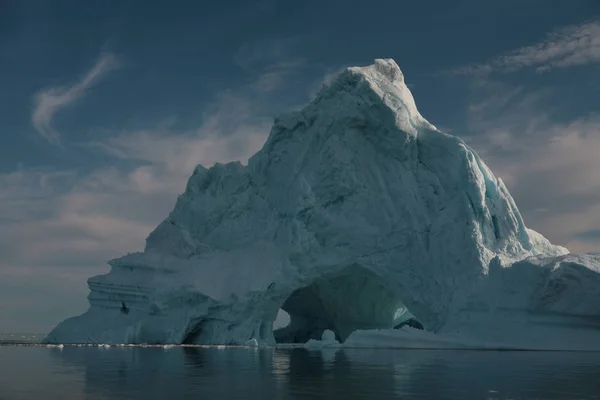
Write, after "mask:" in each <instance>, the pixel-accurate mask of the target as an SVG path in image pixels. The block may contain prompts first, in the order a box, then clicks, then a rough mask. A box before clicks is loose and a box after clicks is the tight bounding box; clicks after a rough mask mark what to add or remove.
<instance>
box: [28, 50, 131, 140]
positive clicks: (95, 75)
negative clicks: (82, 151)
mask: <svg viewBox="0 0 600 400" xmlns="http://www.w3.org/2000/svg"><path fill="white" fill-rule="evenodd" d="M118 66H119V62H118V60H117V58H116V57H115V56H114V55H113V54H111V53H103V54H101V55H100V57H99V58H98V60H97V61H96V64H95V65H94V66H93V67H92V69H90V70H89V71H88V72H87V73H86V74H85V75H84V76H83V77H82V78H81V80H80V81H78V82H76V83H75V84H73V85H71V86H60V87H50V88H45V89H42V90H40V91H39V92H37V93H36V94H35V95H34V98H33V102H34V110H33V113H32V115H31V122H32V124H33V126H34V128H35V129H36V131H37V132H38V134H39V135H40V136H41V137H42V138H44V139H46V140H48V141H49V142H50V143H53V144H56V145H58V144H60V134H59V132H58V131H56V130H55V129H54V128H53V127H52V120H53V118H54V115H55V114H56V113H57V112H59V111H60V110H62V109H64V108H66V107H68V106H70V105H73V104H74V103H75V102H77V101H78V100H80V99H81V98H83V97H84V95H85V92H86V90H87V89H89V88H90V87H92V86H93V85H94V84H95V83H97V82H98V81H99V80H100V79H101V78H102V77H103V76H104V75H106V74H107V73H108V72H110V71H112V70H114V69H116V68H118Z"/></svg>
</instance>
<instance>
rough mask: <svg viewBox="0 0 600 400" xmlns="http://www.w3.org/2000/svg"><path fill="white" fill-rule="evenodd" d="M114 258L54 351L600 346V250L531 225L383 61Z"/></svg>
mask: <svg viewBox="0 0 600 400" xmlns="http://www.w3.org/2000/svg"><path fill="white" fill-rule="evenodd" d="M109 265H110V267H111V269H110V272H109V273H107V274H105V275H100V276H95V277H92V278H90V279H89V280H88V285H89V289H90V294H89V296H88V300H89V304H90V307H89V310H88V311H87V312H86V313H84V314H82V315H80V316H77V317H73V318H69V319H67V320H65V321H63V322H61V323H60V324H59V325H58V326H57V327H56V328H55V329H54V330H53V331H52V332H50V334H48V336H47V337H46V338H45V342H46V343H108V344H110V343H129V344H139V343H149V344H218V345H234V344H245V343H248V341H250V340H252V341H253V342H252V343H253V344H254V339H255V341H256V345H261V346H262V345H274V344H275V343H276V342H288V343H306V342H308V341H309V340H311V339H313V340H319V339H320V338H322V335H323V333H324V332H326V331H331V332H332V333H333V337H330V333H329V332H328V333H327V335H326V336H327V339H328V340H335V341H338V342H341V343H344V342H346V341H347V342H348V343H349V344H350V343H352V342H354V343H360V344H361V345H364V344H365V343H366V342H368V340H367V339H368V338H375V339H373V340H379V339H377V337H379V338H380V339H381V335H383V337H384V340H385V341H387V342H389V341H390V340H391V339H390V338H396V339H395V340H396V344H397V345H398V346H401V345H402V343H403V342H406V341H407V340H409V339H410V337H416V336H418V335H421V336H419V337H420V339H419V340H421V341H423V340H425V341H427V343H432V342H436V341H438V342H440V341H441V342H444V343H447V342H448V341H452V338H453V337H455V336H456V335H458V336H460V338H461V339H460V340H461V341H464V340H467V341H471V342H472V343H495V344H497V345H498V346H509V347H510V345H518V346H522V347H523V346H524V347H528V346H531V347H536V348H539V347H544V348H546V347H547V348H556V347H558V348H571V347H578V346H588V345H589V346H596V347H600V340H599V339H600V318H599V316H600V254H581V255H574V254H569V252H568V250H567V249H565V248H564V247H561V246H555V245H553V244H551V243H550V242H549V241H548V240H547V239H546V238H544V237H543V236H542V235H541V234H539V233H537V232H535V231H533V230H531V229H528V228H527V227H526V226H525V224H524V222H523V218H522V216H521V214H520V213H519V210H518V208H517V206H516V204H515V202H514V200H513V198H512V197H511V195H510V193H509V192H508V190H507V188H506V186H505V185H504V183H503V182H502V180H501V179H499V178H497V177H496V176H494V174H493V173H492V171H491V170H490V169H489V168H488V167H487V166H486V164H485V163H484V162H483V160H482V159H481V158H480V157H479V156H478V155H477V154H476V153H475V151H473V149H471V148H470V147H469V146H467V145H466V144H465V142H463V141H462V140H461V139H460V138H458V137H456V136H453V135H449V134H446V133H444V132H441V131H440V130H438V129H437V128H436V127H435V126H434V125H432V124H431V123H429V122H428V121H427V120H426V119H425V118H424V117H423V116H422V115H421V114H420V113H419V111H418V110H417V107H416V105H415V101H414V99H413V96H412V94H411V92H410V90H409V89H408V87H407V86H406V84H405V81H404V75H403V73H402V72H401V70H400V68H399V67H398V65H397V64H396V63H395V62H394V61H393V60H391V59H378V60H375V62H374V64H373V65H369V66H365V67H351V68H348V69H347V70H345V71H344V72H342V73H341V74H340V75H339V76H338V77H337V79H335V80H334V81H333V82H332V83H331V84H330V85H328V86H324V87H323V88H322V90H321V91H320V92H319V93H318V94H317V96H316V98H315V99H314V100H313V101H312V102H310V103H309V104H308V105H307V106H306V107H305V108H304V109H302V110H301V111H298V112H292V113H289V114H286V115H283V116H281V117H279V118H277V119H276V120H275V122H274V125H273V127H272V129H271V132H270V135H269V137H268V139H267V141H266V143H265V144H264V146H263V148H262V149H261V150H260V151H258V152H257V153H256V154H255V155H254V156H253V157H252V158H250V160H249V161H248V164H247V165H242V164H241V163H239V162H232V163H227V164H215V165H214V166H212V167H211V168H205V167H204V166H202V165H198V166H197V167H196V168H195V170H194V171H193V173H192V175H191V177H190V178H189V181H188V183H187V186H186V188H185V191H184V192H183V194H181V195H180V196H179V197H178V199H177V202H176V204H175V207H174V209H173V211H172V212H171V213H170V214H169V215H168V217H167V218H166V219H165V220H164V221H163V222H162V223H160V224H159V225H158V227H157V228H156V229H155V230H154V231H153V232H151V233H150V234H149V236H148V238H147V240H146V246H145V249H144V251H143V252H137V253H130V254H127V255H125V256H123V257H120V258H117V259H114V260H111V261H109ZM280 309H283V310H285V311H286V312H287V313H288V314H289V316H290V323H289V325H287V326H285V327H282V328H279V329H276V330H275V331H273V321H274V320H275V319H276V317H277V314H278V312H279V310H280ZM409 322H410V324H409V326H406V324H407V323H409ZM415 326H418V327H419V329H414V327H415ZM394 327H398V328H399V329H393V328H394ZM420 328H423V330H420ZM378 332H379V334H378ZM415 332H416V333H415ZM378 335H379V336H378ZM423 335H425V336H423ZM432 335H435V338H432ZM453 335H454V336H453ZM440 338H441V339H440ZM449 338H450V339H449ZM465 338H466V339H465ZM540 338H541V339H540ZM594 343H599V344H594ZM518 346H517V347H518Z"/></svg>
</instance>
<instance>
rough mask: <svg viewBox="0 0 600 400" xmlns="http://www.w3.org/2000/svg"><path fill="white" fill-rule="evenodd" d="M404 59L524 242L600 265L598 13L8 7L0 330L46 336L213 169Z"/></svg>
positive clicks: (481, 7) (384, 5) (590, 6)
mask: <svg viewBox="0 0 600 400" xmlns="http://www.w3.org/2000/svg"><path fill="white" fill-rule="evenodd" d="M388 57H389V58H394V59H395V60H396V61H397V62H398V64H399V65H400V67H401V69H402V70H403V72H404V74H405V76H406V80H407V82H408V83H409V87H410V88H411V90H412V91H413V94H414V96H415V99H416V102H417V106H418V107H419V110H420V111H421V114H423V115H424V116H425V117H426V118H427V119H428V120H429V121H431V122H432V123H433V124H435V125H436V126H438V127H439V128H440V129H442V130H446V131H449V132H450V133H453V134H457V135H459V136H461V137H463V138H465V139H466V140H468V141H469V143H471V144H472V146H473V147H475V149H476V150H478V151H479V152H480V153H481V154H482V155H483V157H484V159H485V160H486V161H487V162H488V163H489V164H490V165H491V166H492V168H493V170H494V171H495V172H496V173H497V174H498V175H500V176H501V177H502V178H503V179H505V181H506V183H507V185H508V187H509V190H511V192H512V193H513V195H514V196H515V199H516V201H517V204H518V205H519V206H520V208H521V210H522V212H523V215H524V217H525V220H526V223H527V224H528V225H529V226H530V227H532V228H535V229H538V230H540V231H541V232H542V233H543V234H545V235H546V236H547V237H549V238H550V239H551V240H553V241H555V242H557V243H559V244H563V245H567V246H568V247H570V248H571V249H572V250H573V251H582V250H586V251H587V250H593V249H600V238H599V237H598V235H597V232H598V226H599V225H600V170H599V168H600V162H598V161H597V159H598V157H597V156H596V155H597V154H598V152H599V151H600V119H599V118H598V114H597V113H598V111H599V108H600V101H599V100H598V96H597V93H598V92H599V91H600V74H599V72H600V2H598V1H597V0H569V1H558V0H557V1H552V0H519V1H517V0H514V1H512V0H511V1H474V0H468V1H466V0H463V1H452V2H450V1H419V2H405V1H391V0H390V1H377V0H375V1H369V2H366V1H360V2H359V1H337V0H327V1H323V0H321V1H313V0H308V1H303V2H286V1H271V0H265V1H221V2H201V1H200V2H199V1H169V2H167V1H121V0H119V1H117V0H102V1H101V0H88V1H85V2H82V1H79V0H58V1H53V2H49V1H44V0H36V1H34V0H19V1H17V0H0V121H1V125H0V126H1V131H0V132H1V134H0V204H2V207H0V254H1V255H2V257H1V258H0V301H1V302H2V303H3V304H15V306H14V307H13V308H11V309H8V310H6V309H3V310H1V311H0V327H2V328H1V329H3V330H7V331H19V330H22V331H23V330H24V331H45V330H48V329H49V328H51V326H52V325H53V324H54V323H55V322H57V321H58V320H59V319H62V318H64V317H67V316H70V315H72V314H74V313H76V312H78V311H84V310H85V308H86V300H85V295H86V293H87V290H86V287H85V279H86V278H87V277H88V276H90V275H92V274H96V273H103V272H105V271H106V270H107V269H108V267H107V266H106V264H104V261H105V260H106V259H110V258H113V257H117V256H119V255H121V254H122V253H124V252H127V251H135V250H138V249H140V248H141V247H142V246H143V240H144V238H145V236H146V235H147V234H148V233H149V231H150V230H151V229H152V228H153V227H154V226H155V225H156V224H157V223H158V222H159V221H160V220H161V219H162V218H163V217H164V216H165V215H166V213H167V212H168V211H169V209H170V208H171V207H172V205H173V201H174V199H175V196H176V195H177V193H179V192H181V191H182V190H183V188H184V184H185V180H186V179H187V176H188V175H189V174H190V173H191V171H192V169H193V166H194V165H195V164H197V163H203V164H206V165H210V164H212V163H214V162H217V161H230V160H234V159H247V157H248V156H249V155H251V154H252V153H253V152H254V151H256V150H257V149H258V148H260V146H261V145H262V143H263V141H264V139H265V135H266V134H267V133H268V130H269V126H270V124H271V121H272V120H273V118H274V117H275V116H276V115H278V114H280V113H282V112H285V111H288V110H291V109H297V108H300V107H301V106H302V105H304V104H306V103H307V102H308V101H309V100H310V98H311V96H313V95H314V94H315V92H316V91H317V90H318V88H319V87H320V86H321V85H322V84H323V83H324V82H327V81H329V80H330V79H331V77H332V76H334V75H335V73H336V72H338V71H340V69H341V68H343V67H346V66H350V65H366V64H369V63H371V62H372V61H373V59H374V58H388Z"/></svg>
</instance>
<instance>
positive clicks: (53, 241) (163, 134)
mask: <svg viewBox="0 0 600 400" xmlns="http://www.w3.org/2000/svg"><path fill="white" fill-rule="evenodd" d="M105 57H106V56H104V57H101V58H100V60H101V61H99V62H98V63H96V65H95V66H94V68H92V70H90V71H89V72H88V73H87V74H86V76H85V77H84V78H83V79H82V80H81V81H80V82H77V83H76V84H75V85H73V86H72V87H70V88H59V89H54V95H53V96H54V97H52V96H50V97H48V98H50V99H51V100H48V98H47V99H46V100H42V103H43V102H44V101H45V104H41V110H46V111H44V112H41V111H38V113H37V114H36V116H37V118H36V120H37V123H38V124H41V125H40V126H41V127H44V129H49V128H51V125H50V123H51V120H52V115H54V113H56V112H57V111H58V110H60V109H61V108H62V107H65V106H67V105H69V104H72V103H73V102H74V101H77V100H78V99H80V98H81V97H82V96H83V95H84V94H85V90H86V89H87V88H89V87H90V86H91V85H92V84H94V83H96V82H97V80H98V79H99V78H100V77H101V76H102V75H104V74H106V73H107V72H108V71H110V70H111V69H113V68H114V67H115V65H114V64H112V63H113V62H114V60H112V59H111V58H110V57H109V58H105ZM102 60H104V61H102ZM270 61H274V62H276V61H277V60H276V59H275V60H270ZM280 61H281V62H280V63H278V64H277V63H275V65H279V67H278V68H279V69H282V68H283V67H281V66H282V65H285V66H286V68H293V65H297V64H294V63H289V64H284V61H285V60H280ZM272 65H273V63H271V62H269V66H267V67H262V68H259V69H258V73H257V74H254V75H253V77H254V79H253V80H252V81H251V82H250V83H248V84H246V85H244V86H242V87H238V88H235V89H230V90H225V91H222V92H220V93H218V94H216V96H215V97H214V98H213V99H212V102H210V103H211V105H210V106H209V107H208V108H207V109H205V110H203V111H204V113H203V114H204V118H203V122H202V124H201V125H200V126H198V127H197V128H196V129H190V130H188V131H176V130H173V129H172V126H171V125H172V124H166V126H153V127H136V129H124V130H123V131H120V132H114V131H106V132H102V133H103V135H101V136H98V139H97V141H96V142H95V143H81V144H80V145H81V146H79V150H81V151H91V152H96V153H98V152H100V153H101V154H103V155H105V156H107V157H108V158H107V159H106V160H107V162H106V163H105V164H102V165H98V166H96V167H95V168H94V169H93V170H91V171H87V170H79V169H78V168H76V167H73V169H72V170H64V171H62V170H54V169H48V168H41V169H35V170H34V169H27V168H20V169H18V170H16V171H12V172H8V173H0V186H1V187H3V191H2V194H1V195H0V201H1V202H2V204H6V205H7V207H5V208H6V209H2V212H0V254H2V255H3V258H2V260H0V282H1V283H0V288H1V289H2V290H0V300H2V301H3V302H4V303H6V304H9V303H10V304H12V303H13V302H14V300H15V299H18V298H22V297H23V296H27V297H28V298H29V299H31V302H30V304H29V303H28V304H24V305H23V306H22V307H21V308H20V313H21V314H27V315H29V317H28V318H21V319H19V318H17V316H16V315H15V313H13V312H12V311H11V310H9V309H7V310H0V325H2V326H7V327H8V329H10V330H12V331H29V332H47V331H48V330H49V329H51V328H52V327H53V325H55V324H56V323H57V322H58V321H60V320H62V319H64V318H66V317H68V316H70V315H74V314H77V313H78V312H83V311H85V309H86V306H87V302H86V299H85V293H87V289H86V279H87V278H88V277H89V276H91V275H94V274H98V273H104V272H107V271H108V266H107V264H106V260H107V259H110V258H113V257H118V256H120V255H122V254H125V253H127V252H130V251H135V250H141V249H142V248H143V247H144V238H145V237H146V236H147V235H148V234H149V233H150V231H151V230H152V229H153V228H154V227H155V226H156V225H157V224H158V223H159V222H160V221H161V220H162V219H163V218H165V217H166V216H167V215H168V212H169V211H170V210H171V209H172V208H173V205H174V203H175V200H176V198H177V195H178V194H179V193H181V192H183V190H184V189H185V184H186V181H187V179H188V177H189V176H190V174H191V173H192V171H193V169H194V167H195V166H196V165H197V164H199V163H200V164H203V165H205V166H210V165H212V164H214V163H216V162H227V161H233V160H241V161H242V162H245V161H246V160H248V158H249V157H250V156H251V155H252V154H254V153H255V152H256V151H258V150H259V149H260V148H261V147H262V145H263V143H264V141H265V140H266V137H267V135H268V132H269V127H270V125H271V121H272V119H271V116H270V112H269V116H268V117H267V116H266V115H265V110H264V108H265V107H266V108H267V109H268V107H269V105H268V102H269V96H270V95H271V94H272V93H273V92H272V90H265V85H266V84H265V82H266V81H268V85H267V87H268V89H276V88H278V87H279V86H278V85H279V84H281V85H284V84H285V81H280V80H271V77H272V76H269V77H267V78H265V74H270V73H272V72H273V68H272V67H270V66H272ZM44 92H45V93H47V92H48V90H46V91H44ZM50 93H52V91H50ZM48 110H49V111H48ZM44 132H46V131H44ZM42 136H44V135H43V134H42ZM44 137H46V138H47V139H49V140H51V141H52V139H53V138H54V136H52V135H51V134H50V135H49V134H47V132H46V136H44ZM58 138H59V136H58V135H57V136H56V139H58ZM49 298H52V301H51V302H48V299H49ZM44 304H52V306H51V307H50V306H49V307H46V308H48V309H46V308H45V307H44ZM40 313H41V314H43V315H39V314H40Z"/></svg>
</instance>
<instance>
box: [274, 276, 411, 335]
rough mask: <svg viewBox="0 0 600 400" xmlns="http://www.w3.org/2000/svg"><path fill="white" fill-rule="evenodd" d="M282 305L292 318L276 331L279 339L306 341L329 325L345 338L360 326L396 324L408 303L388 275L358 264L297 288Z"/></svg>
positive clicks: (375, 327) (378, 326) (373, 327)
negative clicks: (390, 281) (391, 282)
mask: <svg viewBox="0 0 600 400" xmlns="http://www.w3.org/2000/svg"><path fill="white" fill-rule="evenodd" d="M282 309H283V310H285V311H286V312H287V313H289V315H290V318H291V321H290V324H289V325H288V326H286V327H284V328H281V329H277V330H275V331H274V336H275V341H277V342H284V343H303V342H306V341H308V340H309V339H320V338H321V335H322V333H323V331H324V330H326V329H329V330H331V331H333V332H334V333H335V335H336V339H337V340H338V341H344V340H346V338H347V337H348V336H349V335H350V334H351V333H352V332H353V331H355V330H357V329H389V328H392V327H393V326H394V323H397V321H398V319H399V316H398V315H397V312H398V310H406V307H405V306H404V304H403V303H402V300H401V298H400V296H399V294H398V293H397V292H396V291H394V290H392V289H390V288H389V287H388V285H387V284H386V282H385V280H384V279H382V278H381V277H380V276H378V275H377V274H375V273H373V272H372V271H370V270H369V269H366V268H364V267H362V266H360V265H357V264H355V265H352V266H350V267H348V268H345V269H344V270H342V271H341V272H339V273H337V274H335V275H333V276H325V277H321V278H319V279H317V280H315V281H314V282H313V283H311V284H310V285H308V286H304V287H302V288H299V289H297V290H295V291H294V292H292V293H291V295H290V296H289V297H287V299H286V300H285V302H284V304H283V306H282ZM408 315H410V313H408ZM400 318H402V316H400Z"/></svg>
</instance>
